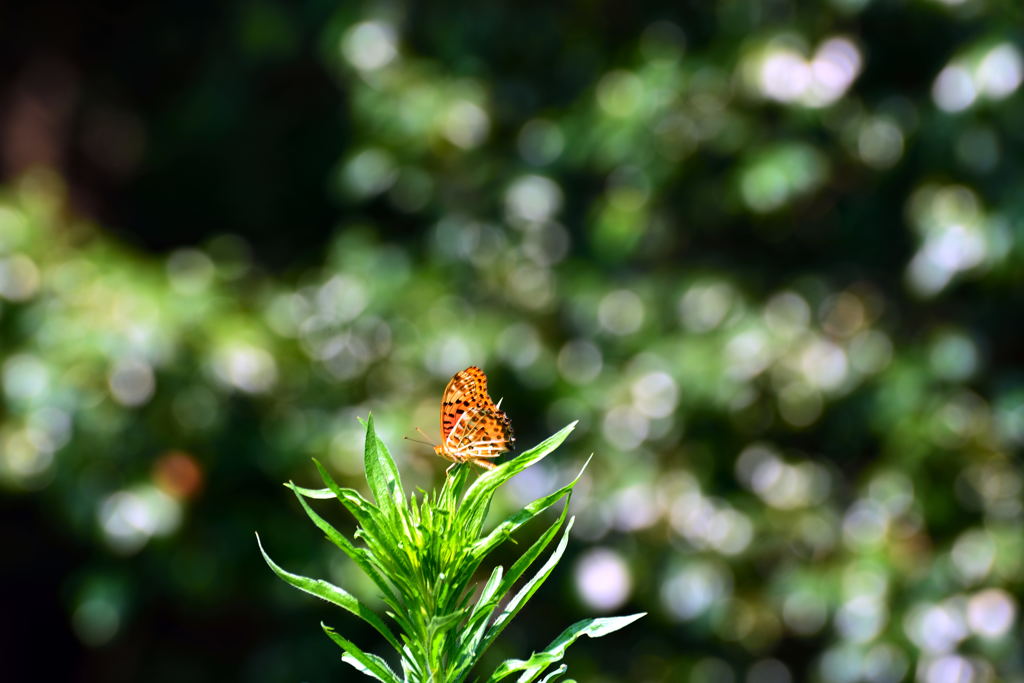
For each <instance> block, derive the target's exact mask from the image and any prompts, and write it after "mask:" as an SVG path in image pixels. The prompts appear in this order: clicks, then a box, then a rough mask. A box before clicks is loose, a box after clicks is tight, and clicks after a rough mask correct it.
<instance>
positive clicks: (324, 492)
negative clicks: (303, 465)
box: [285, 460, 336, 500]
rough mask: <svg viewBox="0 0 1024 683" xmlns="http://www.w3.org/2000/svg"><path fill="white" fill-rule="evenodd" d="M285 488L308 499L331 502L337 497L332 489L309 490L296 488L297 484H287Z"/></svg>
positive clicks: (300, 487)
mask: <svg viewBox="0 0 1024 683" xmlns="http://www.w3.org/2000/svg"><path fill="white" fill-rule="evenodd" d="M313 462H316V460H314V461H313ZM285 486H287V487H288V488H290V489H291V490H292V491H295V492H296V493H301V494H302V495H303V496H305V497H306V498H314V499H316V500H330V499H331V498H335V497H336V496H335V494H334V491H332V490H330V489H307V488H304V487H302V486H296V485H295V484H292V483H287V484H285Z"/></svg>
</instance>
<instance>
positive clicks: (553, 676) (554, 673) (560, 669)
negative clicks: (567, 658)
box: [540, 664, 569, 683]
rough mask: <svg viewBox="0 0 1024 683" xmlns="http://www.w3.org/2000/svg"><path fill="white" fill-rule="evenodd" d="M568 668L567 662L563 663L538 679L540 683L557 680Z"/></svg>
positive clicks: (552, 682) (551, 682)
mask: <svg viewBox="0 0 1024 683" xmlns="http://www.w3.org/2000/svg"><path fill="white" fill-rule="evenodd" d="M568 668H569V666H568V665H567V664H563V665H562V666H560V667H558V668H557V669H555V670H554V671H552V672H551V673H549V674H548V675H547V676H545V677H544V678H542V679H541V680H540V683H554V682H555V680H557V679H558V678H559V677H560V676H561V675H562V674H564V673H565V672H566V670H567V669H568Z"/></svg>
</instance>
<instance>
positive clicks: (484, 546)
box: [473, 458, 590, 558]
mask: <svg viewBox="0 0 1024 683" xmlns="http://www.w3.org/2000/svg"><path fill="white" fill-rule="evenodd" d="M589 464H590V458H587V461H586V462H585V463H583V467H582V469H580V472H579V474H577V475H576V478H575V479H573V480H572V481H571V482H569V483H568V484H566V485H565V486H563V487H562V488H560V489H558V490H557V491H555V492H554V493H550V494H548V495H546V496H544V497H542V498H538V499H537V500H535V501H533V502H532V503H530V504H528V505H527V506H526V507H524V508H523V509H522V510H520V511H518V512H516V513H515V514H513V515H511V516H510V517H508V518H507V519H506V520H505V521H503V522H502V523H501V524H499V525H498V526H496V527H494V529H493V530H492V531H491V533H489V534H487V536H486V537H484V538H482V539H480V540H479V541H477V542H476V543H475V544H473V554H474V555H475V556H476V557H478V558H483V557H484V556H485V555H487V553H489V552H490V551H491V550H493V549H494V548H495V547H497V546H498V545H500V544H501V543H502V541H504V540H505V539H507V538H508V537H509V536H511V535H512V534H513V533H515V531H516V530H517V529H519V527H521V526H523V525H524V524H526V523H527V522H529V521H530V520H531V519H533V518H534V517H536V516H537V515H539V514H540V513H542V512H544V511H545V510H547V509H548V508H549V507H551V506H552V505H554V504H555V503H557V502H558V501H559V500H561V499H562V498H563V497H565V496H567V495H568V494H569V492H570V491H572V489H573V487H574V486H576V483H577V482H578V481H579V480H580V477H582V476H583V472H584V471H586V469H587V465H589Z"/></svg>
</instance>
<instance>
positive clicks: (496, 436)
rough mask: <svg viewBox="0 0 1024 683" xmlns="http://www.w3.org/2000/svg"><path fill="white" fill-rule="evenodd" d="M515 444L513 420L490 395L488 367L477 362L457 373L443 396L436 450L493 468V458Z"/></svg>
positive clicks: (442, 454) (459, 460) (455, 459)
mask: <svg viewBox="0 0 1024 683" xmlns="http://www.w3.org/2000/svg"><path fill="white" fill-rule="evenodd" d="M499 403H500V402H499ZM514 444H515V437H514V436H513V434H512V425H511V422H510V420H509V418H508V415H506V414H505V413H504V412H502V411H501V409H500V408H499V406H498V405H496V404H495V403H494V401H492V400H491V397H490V395H488V393H487V376H486V375H485V374H484V371H483V370H481V369H480V368H478V367H476V366H475V365H473V366H470V367H468V368H466V369H465V370H462V371H461V372H457V373H455V376H454V377H452V378H451V380H450V381H449V382H448V386H447V387H445V390H444V394H443V395H442V397H441V443H440V444H439V445H437V446H434V452H435V453H437V454H438V455H440V456H441V457H442V458H446V459H448V460H451V461H452V462H453V463H462V462H471V463H474V464H476V465H480V466H481V467H484V468H487V469H491V468H493V467H494V463H492V462H491V461H490V458H496V457H498V456H499V455H501V454H502V453H504V452H505V451H507V450H510V449H511V448H512V446H513V445H514Z"/></svg>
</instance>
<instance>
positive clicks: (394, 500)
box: [257, 417, 644, 683]
mask: <svg viewBox="0 0 1024 683" xmlns="http://www.w3.org/2000/svg"><path fill="white" fill-rule="evenodd" d="M574 426H575V423H574V424H571V425H569V426H567V427H565V428H564V429H562V430H561V431H559V432H558V433H557V434H555V435H553V436H551V437H549V438H548V439H546V440H545V441H543V442H542V443H540V444H538V445H537V446H535V447H534V448H531V449H530V450H528V451H526V452H524V453H522V454H520V455H518V456H517V457H515V458H513V459H512V460H509V461H508V462H505V463H503V464H501V465H499V466H498V467H497V468H495V469H493V470H488V471H487V472H484V473H483V474H481V475H480V476H479V477H477V478H476V479H475V480H474V481H473V482H472V483H469V481H468V478H469V469H470V468H469V466H468V465H460V466H457V467H456V468H454V469H453V470H452V474H451V476H450V477H447V478H446V479H445V482H444V484H443V485H442V487H441V490H440V491H439V492H438V491H434V492H430V493H428V492H426V491H421V494H422V495H421V496H420V497H419V498H417V496H416V495H415V494H412V495H410V496H409V497H408V499H407V498H406V496H405V492H404V491H403V489H402V482H401V478H400V477H399V474H398V468H397V467H395V463H394V461H393V460H392V459H391V455H390V453H389V452H388V449H387V447H386V446H385V445H384V442H383V441H381V440H380V438H378V437H377V435H376V433H375V432H374V428H373V418H372V417H371V418H370V419H368V420H367V421H366V448H365V467H366V479H367V482H368V483H369V487H370V491H371V492H372V494H373V498H374V502H373V503H371V502H370V501H368V500H366V499H365V498H363V497H362V496H361V495H360V494H359V493H358V492H357V491H355V490H353V489H348V488H341V487H340V486H338V485H337V484H336V483H335V482H334V480H333V479H332V478H331V476H330V475H329V474H328V473H327V471H326V470H325V469H324V468H323V466H322V465H321V464H320V463H319V462H316V461H314V462H316V466H317V468H318V469H319V471H320V476H321V477H323V480H324V483H325V484H326V485H327V488H326V489H319V490H315V489H306V488H302V487H299V486H296V485H294V484H293V483H289V484H288V485H287V486H288V487H289V488H291V489H292V491H294V492H295V494H296V496H297V497H298V499H299V502H300V503H301V504H302V507H303V509H304V510H305V511H306V514H307V515H309V518H310V519H312V520H313V523H314V524H316V526H317V527H319V528H320V529H321V530H322V531H323V532H324V533H325V534H326V535H327V538H328V539H329V540H331V541H332V542H333V543H334V544H335V545H337V546H338V547H339V548H340V549H341V550H342V551H343V552H344V553H345V554H346V555H348V556H349V557H350V558H351V559H352V560H353V561H354V562H355V563H356V564H357V565H358V566H359V568H360V569H361V570H362V571H364V572H365V573H366V574H367V575H368V576H369V577H370V579H371V580H372V581H373V583H374V584H375V585H376V586H377V588H378V589H379V590H380V593H381V596H382V598H383V600H384V602H385V603H386V604H387V606H388V608H389V610H388V611H387V616H388V617H390V618H391V619H392V620H393V622H394V623H395V625H396V626H397V635H396V631H395V630H393V629H392V627H390V626H388V624H387V623H385V621H384V620H383V619H381V618H380V617H379V616H378V615H377V614H376V613H375V612H373V611H372V610H370V609H369V608H368V607H367V606H366V605H365V604H364V603H362V602H361V601H360V600H359V599H357V598H356V597H355V596H353V595H351V594H350V593H348V592H347V591H345V590H344V589H342V588H339V587H338V586H334V585H332V584H330V583H328V582H326V581H322V580H319V579H311V578H307V577H304V576H299V575H296V574H292V573H290V572H287V571H285V570H284V569H282V568H281V567H279V566H278V565H277V564H275V563H274V561H273V560H271V559H270V557H269V556H267V554H266V552H265V551H264V550H263V547H262V544H261V545H260V552H262V553H263V557H264V559H265V560H266V561H267V564H268V565H270V568H271V569H273V570H274V572H275V573H276V574H277V575H278V576H279V577H281V578H282V579H284V580H285V581H286V582H288V583H289V584H291V585H292V586H295V587H296V588H298V589H300V590H303V591H306V592H307V593H311V594H313V595H316V596H317V597H320V598H323V599H324V600H327V601H328V602H331V603H333V604H335V605H337V606H339V607H341V608H343V609H346V610H348V611H349V612H351V613H353V614H355V615H356V616H358V617H360V618H361V619H363V620H364V621H366V622H367V623H368V624H370V625H371V626H372V627H373V628H374V629H376V630H377V632H379V633H380V634H381V636H383V638H384V639H385V640H386V641H387V642H388V643H389V644H390V645H391V646H392V647H393V648H394V649H395V650H396V651H397V652H398V654H399V657H400V660H401V668H402V675H401V676H399V675H398V674H397V673H395V671H394V670H393V669H392V668H391V667H390V666H389V665H388V664H387V662H385V660H384V659H383V658H381V657H379V656H377V655H374V654H371V653H368V652H365V651H363V650H362V649H360V648H359V647H358V646H356V645H355V644H354V643H352V642H351V641H349V640H347V639H345V638H344V637H342V636H341V635H339V634H338V633H336V632H335V631H334V630H333V629H332V628H330V627H329V626H326V625H323V624H322V626H323V629H324V631H326V632H327V635H328V636H330V637H331V639H332V640H334V642H335V643H337V644H338V645H339V646H340V647H341V649H342V650H344V652H345V654H344V655H342V659H343V660H344V661H346V662H348V663H349V664H351V665H352V666H354V667H355V668H357V669H358V670H359V671H361V672H363V673H365V674H366V675H368V676H370V677H372V678H376V679H377V680H380V681H385V682H387V683H399V682H400V681H405V682H406V683H458V682H460V681H465V680H467V678H468V676H469V675H470V672H471V670H472V669H473V666H474V665H475V664H476V663H477V662H478V661H479V660H480V657H481V656H482V655H483V653H484V651H486V650H487V648H488V647H489V646H490V645H491V643H493V642H494V640H495V638H497V637H498V635H499V634H500V633H501V632H502V630H504V628H505V627H506V626H507V625H508V623H509V622H510V621H511V620H512V618H513V617H515V615H516V614H517V613H518V612H519V610H520V609H522V607H523V605H524V604H526V601H527V600H529V599H530V597H531V596H533V594H534V593H535V592H536V591H537V589H538V588H540V586H541V584H543V583H544V581H545V579H547V577H548V576H549V575H550V574H551V572H552V570H553V569H554V567H555V565H556V564H557V563H558V560H559V559H560V558H561V557H562V553H563V552H564V551H565V547H566V544H567V542H568V537H569V530H570V529H571V528H572V521H573V520H572V518H569V520H568V523H566V513H567V511H568V507H569V505H568V502H569V501H568V499H569V497H570V494H571V492H572V489H573V487H574V486H575V485H576V482H577V481H579V477H580V475H582V474H583V471H582V470H581V471H580V474H579V475H577V476H576V478H575V479H573V480H572V481H571V482H569V483H568V484H566V485H565V486H563V487H562V488H560V489H558V490H557V491H555V492H553V493H550V494H548V495H546V496H543V497H541V498H538V499H537V500H535V501H533V502H532V503H530V504H528V505H526V506H525V507H524V508H522V509H521V510H519V511H518V512H516V513H515V514H513V515H511V516H509V517H508V518H507V519H505V520H504V521H502V522H501V523H500V524H498V525H497V526H496V527H494V528H493V529H491V530H490V531H488V532H486V533H485V532H484V518H485V517H486V515H487V510H488V507H489V506H490V503H491V499H492V498H493V496H494V493H495V492H496V491H497V489H498V487H499V486H501V485H502V484H503V483H505V482H506V481H508V480H509V479H510V478H511V477H513V476H514V475H515V474H517V473H519V472H521V471H523V470H524V469H526V468H527V467H529V466H530V465H532V464H534V463H536V462H538V461H540V460H541V459H542V458H544V457H545V456H547V455H548V454H549V453H551V452H552V451H553V450H555V449H556V448H557V447H558V446H559V444H561V443H562V441H564V440H565V438H566V436H568V435H569V433H570V432H571V431H572V429H573V427H574ZM588 462H589V461H588ZM585 468H586V465H584V469H585ZM307 498H314V499H315V498H336V499H337V500H339V501H340V502H341V504H342V505H343V506H344V507H345V508H346V509H347V510H348V511H349V512H350V513H351V514H352V516H353V517H355V519H356V522H357V525H358V528H357V530H356V532H355V535H354V538H356V539H359V540H361V541H362V543H363V544H364V545H363V546H361V547H360V546H357V545H355V544H354V543H353V542H352V541H351V540H349V539H348V538H347V537H345V536H344V535H343V534H342V533H340V532H339V531H338V530H337V529H335V528H334V527H333V526H331V525H330V524H329V523H328V522H327V521H325V520H324V519H323V518H322V517H321V516H320V515H318V514H317V513H316V512H314V511H313V509H312V508H311V507H310V505H309V503H307V502H306V499H307ZM563 498H564V499H566V503H565V505H564V506H563V508H562V512H561V514H560V515H559V517H558V519H557V520H556V521H555V522H554V523H553V524H552V525H551V526H550V527H548V529H547V531H545V532H544V533H543V534H542V535H541V536H540V537H539V538H538V539H537V540H536V541H535V542H534V543H533V544H532V545H531V546H530V547H529V548H528V549H527V550H526V551H525V552H524V553H523V554H522V555H521V556H520V557H519V559H518V560H516V561H515V562H514V563H513V564H512V566H511V567H510V568H509V570H508V571H507V572H506V571H505V570H504V569H503V568H502V567H501V566H496V567H495V568H494V569H493V570H492V571H491V574H490V578H489V579H487V581H486V583H485V584H484V585H483V589H482V590H481V591H479V597H476V599H474V596H475V595H476V593H477V590H476V589H477V588H478V582H477V581H476V580H475V577H476V575H477V571H478V569H479V568H480V565H481V563H482V562H483V561H484V559H485V558H486V557H487V556H488V554H489V553H490V552H491V551H492V550H494V549H495V548H496V547H498V546H499V545H500V544H501V543H502V542H503V541H505V540H506V539H508V538H509V537H510V536H511V535H512V534H513V533H514V532H515V531H516V530H517V529H519V528H520V527H521V526H523V525H524V524H526V523H527V522H529V521H530V520H531V519H533V518H534V517H536V516H537V515H539V514H540V513H542V512H543V511H545V510H547V509H548V508H550V507H551V506H553V505H554V504H555V503H557V502H558V501H560V500H562V499H563ZM563 527H564V530H563V531H562V534H561V538H560V539H559V541H558V543H557V545H556V546H555V550H554V552H552V553H551V555H550V556H549V557H548V559H547V561H546V562H544V564H543V565H542V566H541V567H540V569H539V570H537V571H536V572H535V573H534V574H533V575H532V577H531V578H530V579H528V580H527V581H525V583H523V584H522V585H521V586H519V588H518V590H517V591H516V592H515V593H512V590H513V588H515V587H516V584H517V583H518V582H519V580H520V579H521V578H522V577H523V575H524V574H525V573H526V572H527V570H529V569H530V567H531V565H533V563H534V562H535V561H536V560H537V559H538V558H539V557H540V555H541V554H542V553H543V552H544V550H545V549H546V548H547V547H548V545H549V544H550V543H551V542H552V540H554V538H555V537H556V536H557V535H558V533H559V531H560V530H562V529H563ZM257 542H259V537H258V535H257ZM510 594H511V597H510V598H508V599H506V597H507V596H509V595H510ZM642 616H644V615H643V613H640V614H634V615H631V616H626V617H610V618H603V619H585V620H583V621H580V622H577V623H575V624H573V625H572V626H570V627H569V628H568V629H566V630H565V631H563V632H562V634H561V635H559V636H558V637H557V638H555V640H554V641H552V643H551V644H550V645H548V647H547V648H545V649H544V650H543V651H541V652H536V653H534V654H532V655H531V656H530V657H529V658H527V659H525V660H519V659H510V660H507V661H505V662H503V663H502V664H501V665H500V666H498V667H497V669H496V670H495V671H494V672H493V673H492V674H491V675H490V677H488V678H486V679H485V680H487V681H499V680H501V679H503V678H506V677H507V676H510V675H511V674H513V673H517V672H521V673H520V675H519V678H518V679H517V680H518V681H519V682H520V683H526V682H528V681H535V680H537V679H538V678H539V677H540V676H541V675H544V674H545V672H547V671H548V670H549V669H550V668H551V667H552V666H554V665H557V664H558V662H559V661H560V660H561V659H562V657H563V655H564V653H565V651H566V649H567V648H568V647H569V645H571V644H572V643H573V642H575V641H576V640H577V639H578V638H580V637H581V636H589V637H591V638H596V637H598V636H603V635H605V634H607V633H610V632H612V631H615V630H617V629H620V628H622V627H624V626H626V625H627V624H629V623H631V622H633V621H635V620H637V619H639V618H640V617H642ZM566 668H567V667H566V665H565V664H561V665H560V666H557V668H555V669H554V670H552V671H550V672H548V673H547V674H546V675H545V677H544V678H543V679H541V680H542V681H545V682H551V681H555V680H556V679H557V678H559V677H560V676H561V675H562V674H563V673H564V672H565V670H566ZM476 680H484V679H479V678H478V679H476Z"/></svg>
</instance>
